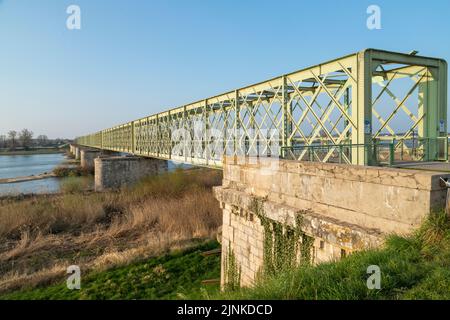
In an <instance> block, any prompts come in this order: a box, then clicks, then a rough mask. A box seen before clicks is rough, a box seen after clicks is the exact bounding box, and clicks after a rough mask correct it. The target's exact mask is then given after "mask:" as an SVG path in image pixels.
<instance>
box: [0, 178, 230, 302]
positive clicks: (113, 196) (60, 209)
mask: <svg viewBox="0 0 450 320" xmlns="http://www.w3.org/2000/svg"><path fill="white" fill-rule="evenodd" d="M220 182H221V172H220V171H214V170H205V169H201V170H192V171H188V172H186V171H175V172H170V173H165V174H162V175H160V176H153V177H150V178H147V179H144V180H143V181H142V182H141V183H139V184H137V185H135V186H132V187H129V188H124V189H123V190H120V191H111V192H104V193H93V192H84V191H82V192H80V189H79V188H78V186H76V187H74V188H72V187H70V188H69V190H68V191H70V193H66V194H58V195H45V196H34V197H26V198H24V199H22V200H17V199H14V198H12V199H3V200H0V221H1V223H0V294H1V293H7V292H11V291H14V290H20V289H21V288H23V287H33V286H39V285H41V284H43V283H44V284H51V283H53V282H54V281H59V280H60V279H62V278H64V277H65V270H66V268H67V266H69V265H72V264H75V265H80V267H82V269H83V270H86V271H89V272H91V271H102V270H106V269H108V268H110V267H114V266H118V265H125V264H129V263H130V262H132V261H134V260H136V259H140V258H142V257H147V256H151V255H155V254H157V253H161V252H162V253H163V252H165V251H166V250H167V249H170V248H186V247H189V246H190V245H191V244H192V242H193V240H192V239H213V238H215V235H216V232H217V229H218V227H219V226H220V224H221V210H220V207H219V203H218V202H217V200H216V199H215V198H214V196H213V194H212V190H211V186H213V185H217V184H219V183H220ZM172 184H173V185H172Z"/></svg>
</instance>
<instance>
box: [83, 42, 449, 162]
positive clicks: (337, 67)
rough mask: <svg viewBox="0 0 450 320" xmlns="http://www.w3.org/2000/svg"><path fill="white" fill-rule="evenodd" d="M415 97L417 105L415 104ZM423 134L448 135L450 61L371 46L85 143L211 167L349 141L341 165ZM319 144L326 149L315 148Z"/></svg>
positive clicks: (331, 152)
mask: <svg viewBox="0 0 450 320" xmlns="http://www.w3.org/2000/svg"><path fill="white" fill-rule="evenodd" d="M398 79H411V80H412V84H411V87H410V89H409V90H407V91H406V94H405V95H402V96H400V95H399V94H397V93H395V92H394V91H395V90H394V89H393V88H392V87H393V83H394V82H395V81H397V80H398ZM404 86H405V85H404ZM374 87H376V88H379V89H376V90H379V91H377V92H376V93H375V91H373V90H374ZM413 94H414V95H415V96H416V97H417V99H416V100H417V101H415V105H416V108H415V111H411V110H412V109H411V107H409V108H408V106H407V104H411V101H412V100H413V99H412V98H411V97H412V95H413ZM386 99H391V100H392V103H393V105H392V106H391V107H386V106H387V104H386V102H385V101H386ZM400 116H403V117H406V119H407V120H408V119H409V120H408V121H410V122H411V123H410V124H407V125H406V127H405V128H404V129H403V130H398V129H396V128H395V127H394V124H395V121H396V119H397V118H399V117H400ZM374 123H376V124H377V126H376V127H374V126H373V125H374ZM400 131H402V132H400ZM383 132H387V134H388V135H386V134H384V133H383ZM414 134H416V136H418V137H419V138H426V139H434V138H438V137H444V136H445V137H446V136H447V64H446V62H445V61H444V60H441V59H435V58H426V57H419V56H412V55H406V54H401V53H394V52H387V51H381V50H374V49H367V50H364V51H362V52H359V53H356V54H352V55H348V56H345V57H342V58H339V59H336V60H332V61H329V62H326V63H323V64H319V65H316V66H313V67H310V68H306V69H303V70H299V71H296V72H293V73H290V74H286V75H282V76H280V77H276V78H273V79H270V80H267V81H264V82H260V83H257V84H254V85H250V86H247V87H244V88H240V89H237V90H234V91H230V92H227V93H224V94H221V95H217V96H214V97H210V98H207V99H204V100H200V101H197V102H194V103H191V104H187V105H184V106H181V107H178V108H174V109H171V110H168V111H165V112H161V113H158V114H154V115H151V116H148V117H144V118H141V119H138V120H135V121H131V122H128V123H125V124H122V125H119V126H115V127H112V128H109V129H105V130H102V131H99V132H97V133H94V134H91V135H87V136H84V137H80V138H77V143H79V144H81V145H86V146H90V147H95V148H100V149H107V150H112V151H118V152H126V153H131V154H135V155H139V156H146V157H155V158H160V159H167V160H174V161H179V162H183V163H190V164H195V165H206V166H212V167H220V166H221V165H222V155H223V154H227V155H241V156H242V155H246V156H261V157H264V156H272V157H273V156H276V155H277V154H279V155H280V156H285V154H284V153H285V152H286V151H289V150H290V148H292V149H294V148H298V147H299V151H298V152H297V153H296V154H295V157H296V159H298V160H310V161H311V160H312V161H322V162H327V161H331V159H333V158H335V157H336V151H337V150H341V151H342V146H344V145H345V146H347V147H346V152H341V153H340V154H339V159H340V162H344V163H352V164H360V165H367V164H371V162H373V161H374V159H373V154H371V152H368V149H367V148H365V147H362V148H361V147H360V146H366V145H370V144H373V143H374V140H380V141H383V140H386V139H392V140H393V141H396V144H398V143H401V142H402V141H403V142H404V141H405V139H410V138H411V135H414ZM402 139H403V140H402ZM315 146H327V148H326V149H325V151H324V150H322V151H321V152H316V151H315V150H314V148H308V147H315ZM404 146H405V143H403V145H402V148H404ZM427 148H429V149H430V148H431V149H432V148H433V147H432V146H427ZM311 150H312V151H311ZM402 150H403V149H402ZM433 152H434V153H435V150H431V151H430V150H428V151H427V154H433ZM423 160H429V159H428V158H427V159H425V158H424V159H423Z"/></svg>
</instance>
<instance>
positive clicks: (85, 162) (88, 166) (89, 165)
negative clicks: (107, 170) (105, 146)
mask: <svg viewBox="0 0 450 320" xmlns="http://www.w3.org/2000/svg"><path fill="white" fill-rule="evenodd" d="M100 155H102V151H101V150H96V149H81V150H80V159H81V167H82V168H83V169H85V170H88V171H91V172H94V168H95V163H94V159H95V158H97V157H99V156H100Z"/></svg>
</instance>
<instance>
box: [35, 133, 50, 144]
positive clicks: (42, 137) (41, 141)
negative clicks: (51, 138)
mask: <svg viewBox="0 0 450 320" xmlns="http://www.w3.org/2000/svg"><path fill="white" fill-rule="evenodd" d="M37 142H38V145H39V146H46V145H47V144H48V137H47V136H46V135H44V134H41V135H39V136H38V137H37Z"/></svg>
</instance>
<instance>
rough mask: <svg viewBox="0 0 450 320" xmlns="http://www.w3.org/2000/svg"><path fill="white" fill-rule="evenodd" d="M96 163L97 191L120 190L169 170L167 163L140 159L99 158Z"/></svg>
mask: <svg viewBox="0 0 450 320" xmlns="http://www.w3.org/2000/svg"><path fill="white" fill-rule="evenodd" d="M94 163H95V190H96V191H102V190H105V189H110V188H120V187H121V186H124V185H130V184H132V183H135V182H137V181H138V180H139V179H141V178H143V177H145V176H149V175H152V174H157V173H159V172H162V171H166V170H167V161H165V160H159V159H151V158H140V157H99V158H96V159H95V160H94Z"/></svg>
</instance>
